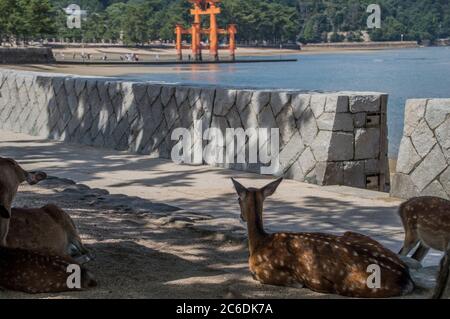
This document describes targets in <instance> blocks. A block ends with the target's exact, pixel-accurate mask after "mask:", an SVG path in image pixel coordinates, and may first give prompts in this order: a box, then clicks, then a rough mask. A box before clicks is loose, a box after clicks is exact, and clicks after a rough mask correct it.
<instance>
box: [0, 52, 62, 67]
mask: <svg viewBox="0 0 450 319" xmlns="http://www.w3.org/2000/svg"><path fill="white" fill-rule="evenodd" d="M53 62H55V57H54V56H53V51H52V49H50V48H0V64H26V63H53Z"/></svg>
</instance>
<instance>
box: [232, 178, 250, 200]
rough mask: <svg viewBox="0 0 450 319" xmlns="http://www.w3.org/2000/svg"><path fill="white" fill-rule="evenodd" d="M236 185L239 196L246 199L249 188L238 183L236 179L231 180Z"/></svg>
mask: <svg viewBox="0 0 450 319" xmlns="http://www.w3.org/2000/svg"><path fill="white" fill-rule="evenodd" d="M231 180H232V182H233V185H234V188H235V189H236V193H237V194H238V195H239V197H240V198H241V199H244V198H245V196H246V195H247V188H245V187H244V186H242V184H240V183H239V182H238V181H236V180H235V179H234V178H232V179H231Z"/></svg>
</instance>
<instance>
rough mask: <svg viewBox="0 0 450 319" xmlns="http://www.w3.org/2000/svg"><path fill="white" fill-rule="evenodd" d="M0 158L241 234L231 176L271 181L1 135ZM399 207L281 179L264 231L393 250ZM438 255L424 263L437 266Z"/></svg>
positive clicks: (384, 197)
mask: <svg viewBox="0 0 450 319" xmlns="http://www.w3.org/2000/svg"><path fill="white" fill-rule="evenodd" d="M0 156H3V157H12V158H15V159H16V160H17V161H18V162H19V163H21V164H22V165H23V166H24V167H25V168H26V169H28V170H35V169H41V170H44V171H46V172H47V173H48V174H49V175H54V176H57V177H61V178H69V179H72V180H74V181H76V182H77V183H83V184H86V185H88V186H90V187H92V188H94V187H95V188H103V189H107V190H108V191H109V192H110V193H111V194H125V195H129V196H138V197H141V198H144V199H147V200H150V201H154V202H161V203H165V204H169V205H173V206H177V207H180V208H181V209H183V210H189V211H192V212H197V213H201V214H205V215H209V216H212V217H213V218H212V219H211V220H210V221H209V222H208V223H209V224H210V226H211V227H223V226H229V227H230V228H232V229H236V230H237V231H242V232H243V231H244V228H243V226H242V225H241V224H240V222H239V206H238V203H237V200H236V199H237V195H236V194H235V193H234V189H233V187H232V183H231V180H230V177H236V178H238V179H239V181H241V182H242V183H243V184H244V185H246V186H256V187H258V186H263V185H265V184H266V183H268V182H269V181H270V180H271V179H270V178H267V177H262V176H259V175H255V174H249V173H243V172H236V171H231V170H225V169H219V168H214V167H209V166H187V165H176V164H174V163H172V162H171V161H167V160H161V159H152V158H149V157H148V156H143V155H133V154H128V153H122V152H117V151H112V150H105V149H98V148H92V147H87V146H80V145H68V144H63V143H59V142H54V141H48V140H45V139H42V138H37V137H32V136H29V135H25V134H17V133H11V132H6V131H2V130H0ZM399 204H400V201H399V200H396V199H392V198H389V196H388V194H384V193H379V192H372V191H366V190H360V189H353V188H348V187H318V186H315V185H310V184H305V183H299V182H296V181H291V180H286V181H284V182H283V183H282V185H281V186H280V187H279V189H278V191H277V192H276V194H275V195H274V196H273V197H271V198H270V199H268V200H267V201H266V207H265V225H266V228H267V229H268V230H269V231H279V230H283V231H321V232H336V233H342V232H345V231H347V230H352V231H357V232H361V233H364V234H367V235H369V236H371V237H373V238H375V239H377V240H379V241H381V242H382V243H383V244H385V245H386V246H388V247H389V248H391V249H393V250H394V251H397V250H398V249H399V248H400V246H401V242H402V239H403V230H402V227H401V223H400V220H399V218H398V217H397V214H396V210H397V207H398V205H399ZM439 256H440V254H438V253H433V254H430V255H429V256H428V257H427V260H426V264H427V265H428V264H437V263H438V262H439Z"/></svg>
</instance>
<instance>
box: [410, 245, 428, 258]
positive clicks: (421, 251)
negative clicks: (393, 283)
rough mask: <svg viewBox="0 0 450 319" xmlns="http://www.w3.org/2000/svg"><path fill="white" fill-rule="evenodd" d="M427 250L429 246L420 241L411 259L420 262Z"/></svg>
mask: <svg viewBox="0 0 450 319" xmlns="http://www.w3.org/2000/svg"><path fill="white" fill-rule="evenodd" d="M429 251H430V248H429V247H427V246H425V245H424V244H423V243H422V242H420V244H419V247H418V248H417V250H416V251H415V252H414V254H413V255H412V259H415V260H417V261H420V262H422V260H423V259H424V258H425V256H426V255H427V254H428V252H429Z"/></svg>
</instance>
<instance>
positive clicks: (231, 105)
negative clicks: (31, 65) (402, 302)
mask: <svg viewBox="0 0 450 319" xmlns="http://www.w3.org/2000/svg"><path fill="white" fill-rule="evenodd" d="M0 94H1V97H0V128H2V129H5V130H11V131H15V132H23V133H27V134H32V135H36V136H42V137H46V138H51V139H56V140H61V141H66V142H71V143H81V144H85V145H91V146H98V147H107V148H114V149H117V150H122V151H129V152H135V153H140V154H148V155H152V156H158V157H163V158H170V155H171V150H172V148H173V146H174V145H175V144H176V143H177V142H176V141H172V139H171V134H172V132H173V131H174V129H176V128H180V127H182V128H187V129H189V130H190V131H191V132H192V133H193V134H194V133H195V129H194V122H195V121H197V120H201V121H202V125H203V128H204V129H206V128H219V129H220V130H221V131H223V132H225V130H226V129H227V128H242V129H244V130H246V129H248V128H278V129H279V140H280V149H279V151H280V167H281V171H280V174H283V175H284V176H286V177H287V178H291V179H296V180H299V181H306V182H310V183H315V184H319V185H348V186H355V187H360V188H366V187H367V188H370V189H376V190H386V189H387V187H388V186H389V179H388V178H386V176H389V171H388V165H387V128H386V105H387V96H386V95H384V94H380V93H355V92H337V93H313V92H285V91H260V90H236V89H224V88H212V87H211V88H210V87H206V88H201V87H188V86H172V85H160V84H149V83H131V82H120V81H111V80H108V79H98V78H97V79H95V78H85V77H71V76H56V75H49V74H40V73H30V72H13V71H7V70H0ZM194 135H195V134H194ZM224 135H225V134H224ZM193 143H194V142H193ZM249 143H250V142H249V141H247V145H246V147H248V144H249ZM221 166H226V167H230V168H234V169H238V170H245V171H250V172H259V168H260V167H261V164H227V165H224V164H223V165H221Z"/></svg>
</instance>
